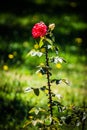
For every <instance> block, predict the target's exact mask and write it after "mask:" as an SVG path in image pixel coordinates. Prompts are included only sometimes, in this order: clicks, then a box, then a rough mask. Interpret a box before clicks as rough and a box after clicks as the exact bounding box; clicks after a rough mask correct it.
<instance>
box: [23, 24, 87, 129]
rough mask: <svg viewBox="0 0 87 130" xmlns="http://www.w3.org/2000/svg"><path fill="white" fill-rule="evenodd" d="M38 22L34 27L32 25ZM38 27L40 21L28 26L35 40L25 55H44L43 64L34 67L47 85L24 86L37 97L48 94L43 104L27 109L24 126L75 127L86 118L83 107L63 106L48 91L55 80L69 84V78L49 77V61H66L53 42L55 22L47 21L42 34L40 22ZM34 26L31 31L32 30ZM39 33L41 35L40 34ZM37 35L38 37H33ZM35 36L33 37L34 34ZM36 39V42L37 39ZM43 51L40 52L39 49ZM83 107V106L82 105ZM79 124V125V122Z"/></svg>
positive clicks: (43, 127)
mask: <svg viewBox="0 0 87 130" xmlns="http://www.w3.org/2000/svg"><path fill="white" fill-rule="evenodd" d="M36 25H38V26H36ZM39 26H40V28H41V26H42V22H40V23H37V24H35V25H34V27H33V29H32V34H33V37H34V38H35V39H36V44H35V45H34V49H32V50H31V51H30V52H29V53H28V55H27V56H33V57H34V56H38V57H41V56H42V55H44V56H45V63H41V64H40V65H39V66H37V68H38V70H37V72H36V73H40V74H41V75H46V79H47V86H43V87H39V88H33V87H31V88H27V89H26V92H31V91H33V92H34V94H35V95H36V96H39V94H40V91H43V92H44V93H46V96H47V97H48V103H47V106H48V107H47V106H45V108H44V107H38V106H36V107H35V106H34V107H33V108H32V109H31V110H30V111H29V121H27V122H26V124H25V125H24V127H26V126H27V125H29V126H35V127H38V128H42V129H47V128H48V129H50V130H52V129H57V128H58V127H59V126H60V125H65V124H66V125H73V126H79V125H81V124H83V122H85V120H86V112H85V111H84V110H85V109H84V110H80V108H76V107H75V106H72V107H71V108H67V107H66V106H64V105H63V104H62V103H61V102H60V100H59V99H60V98H61V95H60V94H55V93H54V92H52V83H56V85H59V84H61V82H64V83H66V84H67V85H70V84H69V81H68V80H66V79H56V78H54V79H51V76H52V72H51V70H52V67H51V66H50V64H51V63H54V64H58V63H62V62H65V63H66V60H65V59H64V58H62V57H59V56H58V52H59V50H58V47H57V46H56V45H55V40H54V35H53V30H54V28H55V24H50V25H49V26H48V30H47V32H46V31H45V33H44V35H43V36H42V34H43V30H44V27H46V25H45V24H44V23H43V26H44V27H43V28H42V29H40V30H39V29H38V28H39ZM34 29H35V30H34ZM41 33H42V34H41ZM37 34H38V37H37ZM34 35H35V36H34ZM37 38H39V41H38V40H37ZM42 50H43V51H42ZM49 51H54V52H55V56H51V57H50V56H49ZM84 108H85V106H84ZM82 126H83V125H82Z"/></svg>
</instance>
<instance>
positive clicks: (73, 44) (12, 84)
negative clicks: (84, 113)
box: [0, 0, 87, 130]
mask: <svg viewBox="0 0 87 130" xmlns="http://www.w3.org/2000/svg"><path fill="white" fill-rule="evenodd" d="M86 8H87V4H86V2H85V1H81V0H79V1H78V0H67V1H66V0H53V1H51V0H12V1H11V0H3V1H2V3H0V130H12V129H15V130H16V129H17V130H19V129H21V130H22V129H23V125H24V122H25V120H26V119H27V118H28V111H29V109H30V108H31V107H32V106H34V104H35V103H36V102H37V101H36V98H37V97H35V96H33V94H30V95H29V94H25V92H24V90H25V88H26V87H31V86H33V87H38V86H39V87H40V86H42V84H44V82H46V80H44V78H43V77H40V76H37V75H36V73H35V71H36V66H37V65H38V64H39V63H40V62H42V61H43V58H42V59H39V58H37V57H36V58H35V57H34V58H31V57H29V58H26V55H27V53H28V52H29V51H30V50H31V49H32V48H33V45H34V39H33V38H32V36H31V29H32V27H33V25H34V24H35V23H36V22H40V21H43V22H45V24H46V25H49V24H50V23H55V25H56V27H55V29H54V35H55V44H56V45H58V47H59V55H60V56H62V57H64V58H65V59H66V61H67V63H66V64H62V65H58V66H55V68H54V71H53V72H54V75H53V76H56V77H58V78H67V79H69V80H70V83H71V86H70V87H66V86H65V85H64V84H63V85H62V87H60V88H59V87H58V91H59V93H61V94H62V95H63V96H64V98H63V103H64V104H65V105H70V104H75V105H77V106H82V105H83V102H85V103H86V105H87V100H86V94H87V92H86V89H87V76H86V75H87V56H86V55H87V16H86V15H87V14H86ZM63 86H64V87H63ZM55 89H56V88H55ZM55 89H54V91H55ZM43 96H44V95H40V98H41V97H42V99H43ZM40 98H38V99H37V100H38V101H39V102H40V105H44V102H45V100H46V99H44V100H42V102H41V101H40ZM25 129H26V128H25Z"/></svg>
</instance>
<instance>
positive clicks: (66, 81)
mask: <svg viewBox="0 0 87 130" xmlns="http://www.w3.org/2000/svg"><path fill="white" fill-rule="evenodd" d="M62 81H63V82H64V83H66V84H67V85H69V86H70V82H69V81H68V80H67V79H62Z"/></svg>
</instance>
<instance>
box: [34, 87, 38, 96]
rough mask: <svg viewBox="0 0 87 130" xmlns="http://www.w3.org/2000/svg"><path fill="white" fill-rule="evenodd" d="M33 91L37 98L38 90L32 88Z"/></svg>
mask: <svg viewBox="0 0 87 130" xmlns="http://www.w3.org/2000/svg"><path fill="white" fill-rule="evenodd" d="M33 91H34V93H35V95H36V96H39V89H38V88H34V89H33Z"/></svg>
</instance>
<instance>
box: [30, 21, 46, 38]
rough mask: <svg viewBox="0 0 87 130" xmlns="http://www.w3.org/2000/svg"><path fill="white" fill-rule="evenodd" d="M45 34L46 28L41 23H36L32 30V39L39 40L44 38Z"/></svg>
mask: <svg viewBox="0 0 87 130" xmlns="http://www.w3.org/2000/svg"><path fill="white" fill-rule="evenodd" d="M46 33H47V26H46V25H45V24H44V23H43V22H40V23H36V24H35V25H34V26H33V28H32V36H33V38H39V37H43V36H45V35H46Z"/></svg>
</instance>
